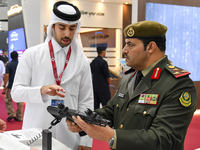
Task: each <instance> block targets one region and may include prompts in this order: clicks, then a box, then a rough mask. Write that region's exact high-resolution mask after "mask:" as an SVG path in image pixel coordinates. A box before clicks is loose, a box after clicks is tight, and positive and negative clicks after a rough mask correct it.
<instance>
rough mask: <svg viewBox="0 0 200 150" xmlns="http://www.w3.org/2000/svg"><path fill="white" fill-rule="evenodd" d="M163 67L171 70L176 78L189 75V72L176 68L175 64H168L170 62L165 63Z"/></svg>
mask: <svg viewBox="0 0 200 150" xmlns="http://www.w3.org/2000/svg"><path fill="white" fill-rule="evenodd" d="M165 68H166V69H167V70H168V71H169V72H171V73H172V74H173V75H174V76H175V77H176V78H179V77H182V76H185V75H189V74H190V72H188V71H186V70H183V69H181V68H178V67H176V66H173V65H170V64H167V65H166V66H165Z"/></svg>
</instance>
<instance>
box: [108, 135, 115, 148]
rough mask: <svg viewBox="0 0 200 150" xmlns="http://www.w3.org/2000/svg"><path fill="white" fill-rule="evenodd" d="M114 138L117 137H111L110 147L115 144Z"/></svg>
mask: <svg viewBox="0 0 200 150" xmlns="http://www.w3.org/2000/svg"><path fill="white" fill-rule="evenodd" d="M114 140H115V138H114V136H113V137H112V138H111V139H110V141H109V147H110V148H111V149H112V147H113V144H114Z"/></svg>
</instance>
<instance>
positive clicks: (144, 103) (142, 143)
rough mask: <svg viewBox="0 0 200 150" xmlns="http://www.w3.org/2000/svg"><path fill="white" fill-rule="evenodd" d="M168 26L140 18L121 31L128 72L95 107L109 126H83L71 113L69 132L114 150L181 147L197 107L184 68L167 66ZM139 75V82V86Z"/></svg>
mask: <svg viewBox="0 0 200 150" xmlns="http://www.w3.org/2000/svg"><path fill="white" fill-rule="evenodd" d="M166 31H167V27H166V26H164V25H162V24H160V23H158V22H154V21H142V22H138V23H134V24H132V25H129V26H127V27H126V28H125V29H124V34H125V37H126V39H125V42H126V45H125V47H124V49H123V54H124V56H125V59H126V64H127V65H128V66H130V67H131V68H133V69H131V70H129V71H127V72H126V73H125V76H124V77H123V78H122V79H121V82H120V84H119V87H118V90H117V92H116V94H115V96H114V97H113V98H112V99H111V100H110V101H109V102H108V103H107V105H106V106H104V107H103V108H100V109H97V110H95V111H96V112H97V113H98V114H100V115H102V116H103V117H104V118H106V119H109V120H111V121H112V123H113V127H114V128H111V127H108V126H106V127H99V126H95V125H92V124H88V123H86V122H84V121H83V120H81V118H80V117H77V118H76V117H73V118H74V121H75V122H76V123H77V124H78V126H76V125H75V124H72V123H71V122H69V121H67V122H68V128H70V130H71V131H72V132H77V131H79V130H84V131H85V132H86V133H87V134H88V135H89V136H90V137H92V138H95V139H98V140H102V141H106V142H109V146H110V147H111V148H112V149H116V150H124V149H126V150H133V149H135V150H184V139H185V135H186V132H187V128H188V126H189V124H190V122H191V119H192V116H193V113H194V111H195V110H196V106H197V92H196V89H195V85H194V83H193V81H192V80H191V79H190V78H189V74H190V73H189V72H187V71H185V70H183V69H180V68H178V67H176V66H173V65H171V64H169V60H168V58H167V56H166V55H165V42H166V38H165V33H166ZM138 75H141V76H140V78H141V80H140V81H139V83H138V84H135V83H136V82H138V79H137V78H139V77H138Z"/></svg>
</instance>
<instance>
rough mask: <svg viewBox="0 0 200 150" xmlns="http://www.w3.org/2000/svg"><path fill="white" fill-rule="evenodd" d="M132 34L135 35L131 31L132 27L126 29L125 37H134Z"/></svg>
mask: <svg viewBox="0 0 200 150" xmlns="http://www.w3.org/2000/svg"><path fill="white" fill-rule="evenodd" d="M134 33H135V31H134V30H133V28H132V27H130V28H129V29H128V31H127V35H128V36H129V37H132V36H134Z"/></svg>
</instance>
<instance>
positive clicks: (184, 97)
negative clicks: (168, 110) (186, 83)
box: [179, 92, 192, 107]
mask: <svg viewBox="0 0 200 150" xmlns="http://www.w3.org/2000/svg"><path fill="white" fill-rule="evenodd" d="M179 101H180V103H181V105H182V106H184V107H189V106H190V105H191V104H192V102H191V95H190V93H189V92H183V93H182V94H181V96H180V97H179Z"/></svg>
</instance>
